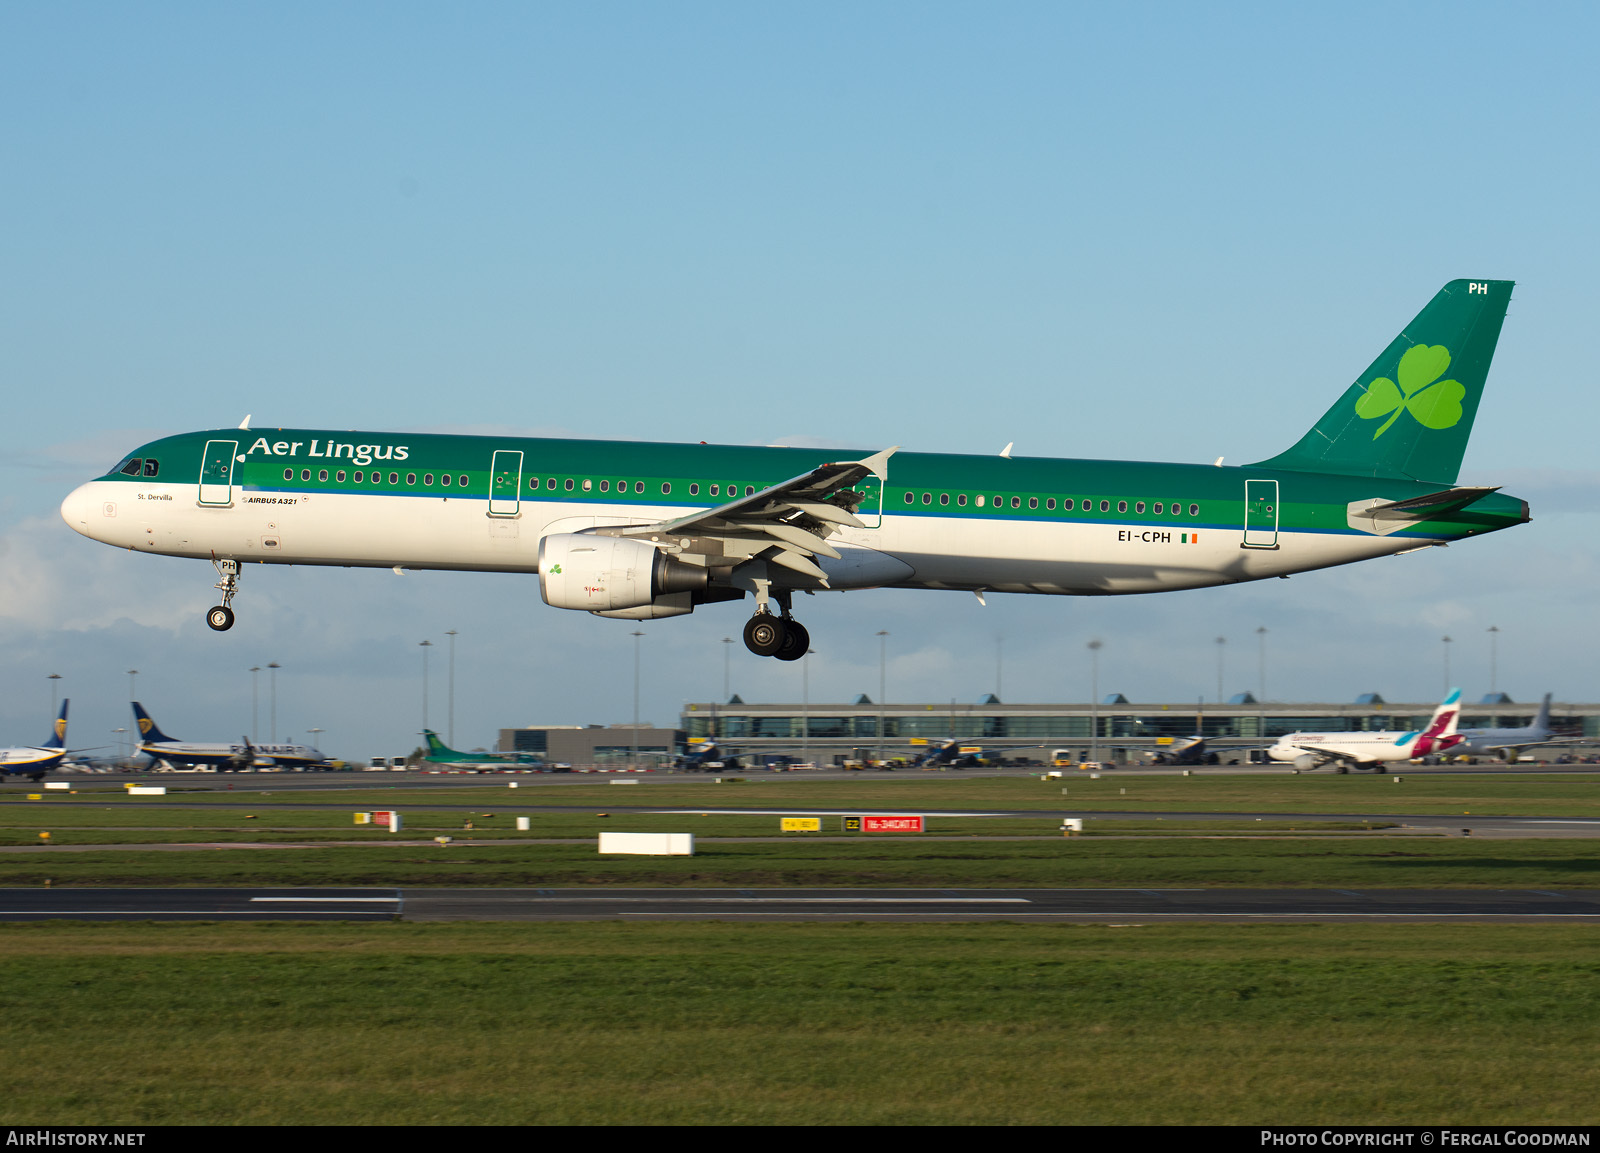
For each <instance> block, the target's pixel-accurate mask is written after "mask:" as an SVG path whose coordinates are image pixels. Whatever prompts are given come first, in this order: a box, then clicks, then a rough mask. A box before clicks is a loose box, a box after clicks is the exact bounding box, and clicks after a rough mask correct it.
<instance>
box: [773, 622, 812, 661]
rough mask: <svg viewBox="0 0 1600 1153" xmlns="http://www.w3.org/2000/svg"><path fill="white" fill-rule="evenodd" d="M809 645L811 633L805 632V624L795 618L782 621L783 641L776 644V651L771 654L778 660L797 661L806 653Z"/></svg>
mask: <svg viewBox="0 0 1600 1153" xmlns="http://www.w3.org/2000/svg"><path fill="white" fill-rule="evenodd" d="M810 647H811V634H810V633H808V632H806V626H805V625H803V624H801V623H800V622H799V621H797V620H785V621H784V622H783V643H782V644H781V645H779V646H778V651H777V652H775V653H773V654H772V655H773V656H775V657H777V658H778V659H779V660H780V661H797V660H799V659H800V658H801V657H803V656H805V655H806V650H807V649H809V648H810Z"/></svg>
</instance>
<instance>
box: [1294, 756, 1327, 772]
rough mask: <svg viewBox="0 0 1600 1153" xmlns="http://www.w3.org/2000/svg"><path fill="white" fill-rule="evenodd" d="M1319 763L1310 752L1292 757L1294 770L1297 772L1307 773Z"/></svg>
mask: <svg viewBox="0 0 1600 1153" xmlns="http://www.w3.org/2000/svg"><path fill="white" fill-rule="evenodd" d="M1321 764H1322V762H1321V761H1320V760H1318V759H1317V758H1316V757H1313V756H1312V755H1311V754H1310V753H1301V754H1300V755H1299V756H1298V757H1296V758H1295V759H1294V771H1295V772H1297V773H1309V772H1310V771H1311V770H1312V769H1314V768H1316V767H1317V766H1319V765H1321Z"/></svg>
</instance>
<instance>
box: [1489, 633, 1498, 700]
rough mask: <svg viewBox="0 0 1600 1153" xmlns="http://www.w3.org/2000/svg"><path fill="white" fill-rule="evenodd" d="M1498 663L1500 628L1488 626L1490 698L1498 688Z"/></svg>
mask: <svg viewBox="0 0 1600 1153" xmlns="http://www.w3.org/2000/svg"><path fill="white" fill-rule="evenodd" d="M1499 663H1500V626H1499V625H1490V626H1489V693H1490V695H1491V696H1492V695H1493V694H1494V692H1495V690H1496V689H1498V688H1499V687H1500V686H1499V684H1498V683H1497V682H1498V676H1497V674H1498V672H1499V670H1498V669H1497V668H1496V666H1497V665H1498V664H1499Z"/></svg>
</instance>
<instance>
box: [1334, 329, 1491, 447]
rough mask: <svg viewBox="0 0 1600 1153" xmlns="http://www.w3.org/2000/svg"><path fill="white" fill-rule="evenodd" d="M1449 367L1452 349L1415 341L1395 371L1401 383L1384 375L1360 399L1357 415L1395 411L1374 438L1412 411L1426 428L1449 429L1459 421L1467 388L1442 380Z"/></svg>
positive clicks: (1374, 415) (1367, 416)
mask: <svg viewBox="0 0 1600 1153" xmlns="http://www.w3.org/2000/svg"><path fill="white" fill-rule="evenodd" d="M1449 367H1450V350H1449V349H1448V348H1446V347H1445V346H1444V345H1442V344H1434V345H1427V344H1414V345H1412V346H1411V347H1410V348H1408V349H1406V352H1405V355H1404V356H1402V357H1401V358H1400V370H1399V371H1398V372H1396V373H1395V375H1396V376H1398V377H1399V378H1400V383H1399V384H1398V385H1396V384H1395V382H1394V381H1392V380H1390V379H1389V378H1388V377H1386V376H1380V377H1379V378H1378V379H1377V380H1375V381H1373V382H1372V383H1371V384H1370V385H1369V386H1368V387H1367V392H1366V395H1365V396H1363V397H1362V398H1361V399H1360V400H1358V401H1356V415H1357V416H1359V417H1360V418H1361V419H1362V420H1377V419H1378V418H1379V417H1380V416H1383V415H1385V414H1387V413H1393V414H1394V415H1393V416H1390V417H1389V419H1388V420H1386V421H1384V422H1383V425H1382V427H1380V428H1379V429H1378V431H1377V432H1375V433H1373V434H1372V439H1373V440H1377V439H1378V438H1379V437H1380V436H1382V435H1383V434H1384V433H1386V432H1388V431H1389V426H1390V425H1391V424H1393V423H1394V422H1395V421H1397V420H1399V419H1400V414H1401V413H1402V412H1409V413H1410V414H1411V415H1412V416H1413V417H1415V418H1416V421H1417V423H1418V424H1420V425H1422V426H1423V427H1424V428H1449V427H1451V426H1452V425H1454V424H1455V423H1456V422H1457V421H1459V420H1460V419H1461V400H1462V398H1463V397H1465V396H1466V395H1467V390H1466V387H1465V386H1464V385H1463V384H1462V383H1461V382H1460V381H1458V380H1440V379H1439V378H1440V377H1441V376H1443V375H1444V374H1445V370H1446V369H1448V368H1449Z"/></svg>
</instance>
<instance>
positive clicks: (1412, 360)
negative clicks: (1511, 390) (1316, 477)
mask: <svg viewBox="0 0 1600 1153" xmlns="http://www.w3.org/2000/svg"><path fill="white" fill-rule="evenodd" d="M1513 283H1514V282H1513V281H1510V280H1452V281H1451V282H1450V283H1449V284H1447V285H1445V286H1444V287H1443V288H1441V289H1440V290H1439V292H1438V295H1436V296H1435V297H1434V298H1433V299H1432V300H1431V301H1429V302H1428V305H1427V307H1426V308H1424V309H1423V310H1422V311H1421V312H1419V313H1417V315H1416V318H1415V319H1414V320H1412V322H1411V323H1410V324H1408V325H1406V327H1405V330H1404V331H1403V332H1401V333H1400V335H1399V336H1397V337H1395V338H1394V340H1393V341H1392V342H1391V343H1390V344H1389V347H1388V348H1386V349H1384V350H1383V352H1382V353H1381V354H1379V356H1378V359H1377V360H1374V361H1373V362H1372V363H1371V364H1370V365H1369V366H1368V367H1367V370H1366V371H1365V372H1364V373H1362V374H1361V375H1360V377H1358V378H1357V379H1356V382H1355V383H1354V384H1352V385H1351V386H1350V387H1349V388H1348V389H1347V390H1346V391H1345V394H1344V395H1343V396H1341V397H1340V398H1339V400H1338V403H1336V404H1335V405H1334V406H1333V407H1332V408H1330V409H1329V410H1328V411H1327V412H1326V413H1324V414H1323V417H1322V419H1321V420H1319V421H1317V423H1316V426H1315V427H1314V428H1312V430H1311V431H1310V432H1308V433H1306V434H1305V436H1303V437H1301V438H1300V442H1299V443H1298V444H1296V445H1295V446H1294V447H1293V448H1291V449H1290V450H1289V451H1288V452H1285V453H1280V454H1279V455H1277V456H1275V457H1272V458H1271V459H1269V460H1263V461H1259V462H1258V463H1257V465H1256V467H1259V468H1279V469H1289V470H1292V471H1296V472H1332V473H1341V474H1345V475H1349V476H1372V477H1388V478H1394V479H1406V480H1424V481H1442V482H1444V483H1447V484H1453V483H1455V479H1456V476H1457V475H1458V474H1459V473H1460V471H1461V457H1462V455H1463V454H1464V453H1465V452H1466V449H1467V437H1468V436H1469V435H1471V433H1472V422H1473V419H1474V418H1475V417H1476V416H1477V415H1478V400H1479V398H1481V397H1482V396H1483V385H1484V381H1485V380H1486V379H1487V378H1488V375H1489V362H1490V361H1491V360H1493V359H1494V350H1495V345H1496V344H1497V343H1498V342H1499V340H1500V326H1501V325H1502V324H1503V323H1504V322H1505V317H1506V306H1507V305H1508V304H1509V303H1510V302H1511V289H1512V287H1513Z"/></svg>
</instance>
